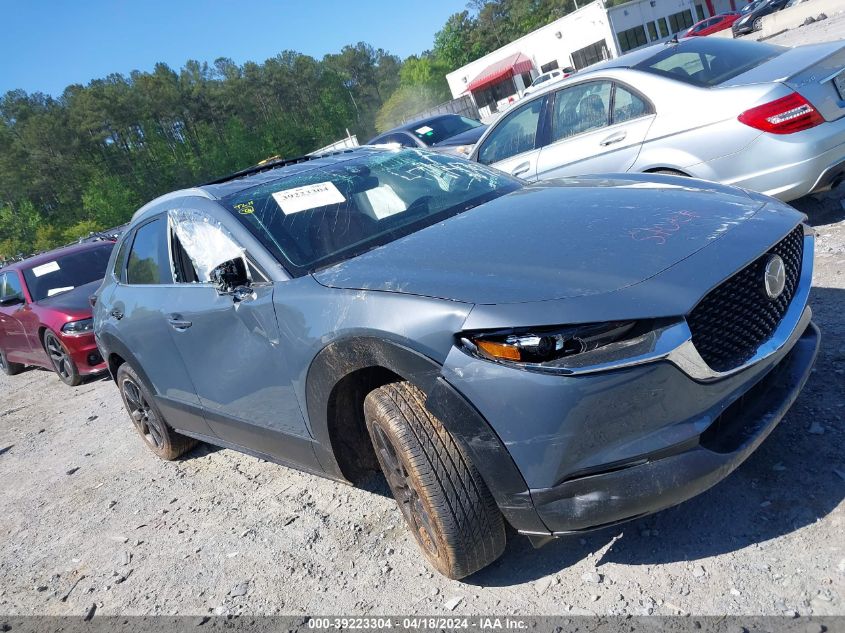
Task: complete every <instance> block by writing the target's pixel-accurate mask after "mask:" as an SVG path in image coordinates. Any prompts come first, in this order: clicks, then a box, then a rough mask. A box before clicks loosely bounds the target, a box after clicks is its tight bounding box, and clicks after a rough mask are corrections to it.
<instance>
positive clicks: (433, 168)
mask: <svg viewBox="0 0 845 633" xmlns="http://www.w3.org/2000/svg"><path fill="white" fill-rule="evenodd" d="M521 186H522V184H521V182H520V181H518V180H516V179H514V178H511V177H510V176H506V175H505V174H502V173H500V172H498V171H495V170H492V169H488V168H486V167H484V166H483V165H478V164H477V163H471V162H468V161H465V160H463V159H461V158H455V157H451V156H448V155H442V154H433V153H431V154H430V153H429V152H426V151H422V150H414V149H404V150H383V151H373V152H367V153H361V154H359V155H357V156H355V157H354V158H352V159H350V160H347V161H343V162H339V163H336V164H333V165H328V166H322V167H319V168H316V169H313V170H310V171H307V172H303V173H298V174H295V175H291V176H288V177H282V178H279V179H278V180H274V181H272V182H269V183H264V184H261V185H257V186H255V187H252V188H250V189H246V190H244V191H240V192H238V193H236V194H233V195H231V196H227V197H226V198H223V200H222V201H221V202H222V203H223V205H224V206H226V207H227V208H228V209H229V210H231V211H232V212H233V213H234V215H235V216H236V217H237V218H238V219H239V220H240V221H241V222H242V223H243V224H245V225H246V227H247V228H248V229H249V230H250V231H251V232H252V233H253V235H255V236H256V237H257V238H258V239H259V240H260V241H261V242H262V243H263V244H264V245H265V246H266V247H267V248H268V249H269V250H270V251H271V252H272V253H273V254H274V255H275V256H276V257H277V258H279V261H281V262H282V263H283V264H285V266H286V267H287V268H288V269H289V270H290V272H291V273H292V274H295V275H303V274H306V273H308V272H313V271H314V270H316V269H318V268H323V267H325V266H329V265H331V264H334V263H336V262H339V261H342V260H345V259H349V258H350V257H354V256H355V255H359V254H361V253H364V252H366V251H368V250H370V249H372V248H375V247H376V246H380V245H382V244H386V243H388V242H392V241H394V240H397V239H399V238H400V237H402V236H405V235H408V234H410V233H414V232H416V231H419V230H420V229H422V228H424V227H426V226H429V225H431V224H434V223H435V222H440V221H442V220H444V219H446V218H449V217H451V216H454V215H457V214H459V213H461V212H463V211H466V210H468V209H471V208H473V207H476V206H478V205H479V204H482V203H483V202H487V201H488V200H492V199H494V198H498V197H499V196H502V195H504V194H506V193H508V192H511V191H514V190H515V189H519V188H520V187H521Z"/></svg>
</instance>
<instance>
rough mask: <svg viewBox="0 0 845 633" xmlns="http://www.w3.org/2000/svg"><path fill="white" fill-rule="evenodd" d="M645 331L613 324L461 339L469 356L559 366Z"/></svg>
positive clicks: (634, 325)
mask: <svg viewBox="0 0 845 633" xmlns="http://www.w3.org/2000/svg"><path fill="white" fill-rule="evenodd" d="M642 330H643V328H641V327H639V326H638V323H637V322H636V321H614V322H611V323H592V324H587V325H577V326H570V327H557V328H547V327H546V328H534V329H530V330H522V331H517V330H514V331H508V332H482V333H475V334H472V333H467V334H464V335H463V336H462V337H461V342H462V344H463V346H464V348H465V349H466V350H467V351H469V352H470V353H473V354H476V355H478V356H481V357H482V358H487V359H489V360H495V361H504V362H510V363H521V364H532V365H538V364H555V365H557V364H559V363H558V362H557V361H561V359H566V358H568V357H571V356H577V355H578V354H584V353H586V352H590V351H593V350H596V349H598V348H600V347H604V346H606V345H609V344H611V343H615V342H617V341H622V340H626V339H629V338H632V337H634V336H637V335H639V334H640V333H641V332H642Z"/></svg>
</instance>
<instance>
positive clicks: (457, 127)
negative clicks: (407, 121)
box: [408, 115, 481, 146]
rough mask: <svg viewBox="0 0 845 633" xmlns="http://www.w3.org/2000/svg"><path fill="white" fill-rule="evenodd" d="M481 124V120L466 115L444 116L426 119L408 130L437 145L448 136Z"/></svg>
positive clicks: (427, 142) (425, 141) (429, 143)
mask: <svg viewBox="0 0 845 633" xmlns="http://www.w3.org/2000/svg"><path fill="white" fill-rule="evenodd" d="M479 125H481V122H480V121H476V120H475V119H468V118H466V117H464V116H457V115H454V116H444V117H442V118H440V119H434V120H432V121H426V122H425V123H424V124H421V125H419V126H418V127H415V128H413V129H410V130H408V131H409V132H410V133H411V134H413V135H414V136H416V137H417V138H418V139H420V140H421V141H422V142H423V143H425V144H426V145H428V146H431V145H435V144H436V143H439V142H440V141H445V140H446V139H447V138H452V137H453V136H457V135H458V134H462V133H463V132H466V131H467V130H471V129H472V128H475V127H478V126H479Z"/></svg>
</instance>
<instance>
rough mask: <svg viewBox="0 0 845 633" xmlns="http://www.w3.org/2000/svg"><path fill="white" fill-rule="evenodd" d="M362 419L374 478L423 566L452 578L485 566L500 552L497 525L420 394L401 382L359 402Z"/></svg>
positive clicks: (501, 529) (478, 483)
mask: <svg viewBox="0 0 845 633" xmlns="http://www.w3.org/2000/svg"><path fill="white" fill-rule="evenodd" d="M364 418H365V420H366V423H367V431H368V432H369V434H370V438H371V440H372V442H373V448H374V449H375V452H376V457H377V458H378V461H379V464H380V465H381V468H382V472H383V473H384V475H385V478H386V479H387V483H388V485H389V486H390V490H391V492H392V493H393V496H394V498H395V499H396V502H397V503H398V504H399V509H400V511H401V512H402V516H403V517H404V518H405V521H406V522H407V524H408V527H409V528H410V530H411V533H412V534H413V535H414V538H415V539H416V540H417V544H418V545H419V547H420V549H421V550H422V552H423V555H424V556H425V557H426V559H427V560H428V562H429V563H430V564H431V565H432V567H434V568H435V569H437V571H439V572H440V573H441V574H443V575H444V576H447V577H449V578H452V579H455V580H457V579H459V578H464V577H465V576H469V575H470V574H472V573H475V572H476V571H478V570H479V569H482V568H483V567H486V566H487V565H489V564H490V563H492V562H493V561H494V560H496V559H497V558H499V556H501V554H502V552H503V551H504V549H505V542H506V537H505V523H504V519H503V518H502V514H501V512H499V509H498V507H497V506H496V502H495V501H494V499H493V496H492V495H491V494H490V491H489V490H488V489H487V486H486V485H485V484H484V481H483V480H482V479H481V475H479V473H478V471H477V470H476V468H475V466H473V464H472V462H471V461H470V460H469V459H468V458H467V456H466V455H465V454H464V453H463V451H462V450H461V448H460V447H459V446H458V445H457V444H456V443H455V440H454V439H452V436H451V435H449V432H448V431H447V430H446V429H445V428H444V427H443V425H442V424H441V423H440V421H439V420H438V419H437V418H435V417H434V416H433V415H431V413H429V412H428V410H427V409H426V408H425V396H424V394H423V393H422V392H421V391H420V390H419V389H417V388H416V387H414V386H413V385H411V384H410V383H408V382H396V383H391V384H388V385H385V386H383V387H379V388H378V389H375V390H373V391H371V392H370V393H369V394H367V397H366V398H365V399H364Z"/></svg>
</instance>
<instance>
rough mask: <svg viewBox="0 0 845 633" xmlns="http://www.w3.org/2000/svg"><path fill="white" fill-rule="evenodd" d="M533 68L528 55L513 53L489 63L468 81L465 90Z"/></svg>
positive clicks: (477, 88)
mask: <svg viewBox="0 0 845 633" xmlns="http://www.w3.org/2000/svg"><path fill="white" fill-rule="evenodd" d="M533 68H534V64H533V63H532V62H531V60H530V59H529V58H528V57H526V56H525V55H523V54H522V53H514V54H513V55H509V56H508V57H505V58H504V59H503V60H501V61H498V62H496V63H495V64H490V65H489V66H488V67H487V68H485V69H484V70H483V71H482V73H481V74H480V75H478V77H476V78H475V79H473V80H472V81H471V82H469V86H467V90H469V91H473V90H480V89H481V88H486V87H488V86H491V85H493V84H495V83H498V82H499V81H502V80H503V79H509V78H510V77H513V76H514V75H521V74H522V73H527V72H529V71H531V70H532V69H533Z"/></svg>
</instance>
